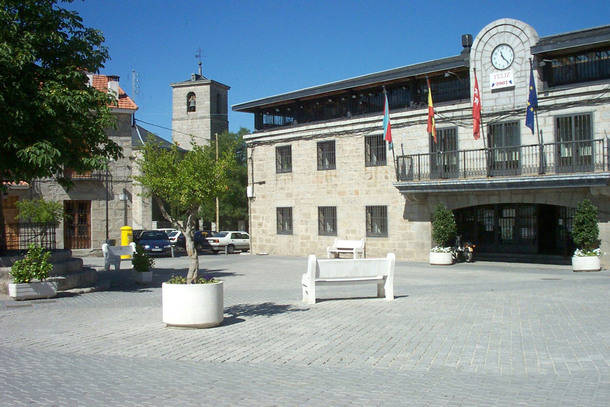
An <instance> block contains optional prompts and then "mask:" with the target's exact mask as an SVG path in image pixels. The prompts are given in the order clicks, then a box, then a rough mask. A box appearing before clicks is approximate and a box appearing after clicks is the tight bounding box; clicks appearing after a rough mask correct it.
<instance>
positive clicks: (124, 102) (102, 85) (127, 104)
mask: <svg viewBox="0 0 610 407" xmlns="http://www.w3.org/2000/svg"><path fill="white" fill-rule="evenodd" d="M115 78H117V80H118V76H115ZM92 82H93V87H94V88H95V89H97V90H100V91H102V92H104V93H108V76H107V75H93V81H92ZM111 107H118V108H119V109H129V110H137V109H138V105H136V104H135V102H134V101H133V100H131V98H130V97H129V96H127V93H125V91H124V90H123V89H121V87H120V86H119V104H118V106H116V105H111Z"/></svg>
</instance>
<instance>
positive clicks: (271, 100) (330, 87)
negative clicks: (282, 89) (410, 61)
mask: <svg viewBox="0 0 610 407" xmlns="http://www.w3.org/2000/svg"><path fill="white" fill-rule="evenodd" d="M468 63H469V57H468V54H461V55H457V56H454V57H448V58H443V59H437V60H434V61H429V62H423V63H420V64H415V65H409V66H404V67H401V68H395V69H390V70H387V71H382V72H377V73H373V74H368V75H363V76H357V77H355V78H350V79H345V80H342V81H338V82H331V83H327V84H324V85H318V86H314V87H311V88H305V89H301V90H297V91H294V92H289V93H283V94H280V95H276V96H270V97H267V98H263V99H257V100H253V101H250V102H245V103H240V104H237V105H233V106H232V109H233V111H236V112H252V110H253V109H256V108H261V107H265V106H269V105H274V104H277V103H281V102H286V101H290V100H295V99H300V98H305V97H311V96H316V95H320V96H321V95H324V94H327V93H330V92H337V91H341V90H347V89H351V88H358V87H362V86H367V85H375V84H379V83H384V82H391V81H394V80H397V79H402V78H408V77H413V76H418V75H425V74H429V73H433V72H440V71H447V70H451V69H456V68H464V67H468Z"/></svg>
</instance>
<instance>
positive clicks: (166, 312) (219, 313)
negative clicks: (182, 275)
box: [161, 281, 224, 328]
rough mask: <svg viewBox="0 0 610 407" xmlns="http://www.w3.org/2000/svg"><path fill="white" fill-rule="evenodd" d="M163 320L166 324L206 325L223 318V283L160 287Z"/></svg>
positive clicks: (219, 321)
mask: <svg viewBox="0 0 610 407" xmlns="http://www.w3.org/2000/svg"><path fill="white" fill-rule="evenodd" d="M161 297H162V301H163V322H164V323H165V324H167V325H169V326H182V327H189V328H210V327H213V326H217V325H220V323H221V322H222V320H223V318H224V302H223V283H222V281H220V282H218V283H212V284H169V283H163V285H162V288H161Z"/></svg>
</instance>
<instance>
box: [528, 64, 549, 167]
mask: <svg viewBox="0 0 610 407" xmlns="http://www.w3.org/2000/svg"><path fill="white" fill-rule="evenodd" d="M530 72H531V73H532V78H531V79H532V80H533V81H534V85H535V84H536V83H535V82H536V78H535V77H534V68H533V66H532V58H530ZM531 85H532V84H531V83H530V86H531ZM528 99H529V96H528ZM528 102H529V100H528ZM534 119H535V120H536V134H537V136H538V155H539V156H540V157H539V159H538V174H544V172H545V170H544V167H545V165H544V144H543V143H542V133H540V126H539V125H538V95H536V108H535V109H534Z"/></svg>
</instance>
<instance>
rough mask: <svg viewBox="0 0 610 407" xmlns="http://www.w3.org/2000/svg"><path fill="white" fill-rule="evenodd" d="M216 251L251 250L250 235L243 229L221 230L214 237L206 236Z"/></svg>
mask: <svg viewBox="0 0 610 407" xmlns="http://www.w3.org/2000/svg"><path fill="white" fill-rule="evenodd" d="M206 240H207V241H208V242H209V243H210V245H211V246H212V250H214V251H215V252H220V251H225V247H226V250H227V253H234V252H235V250H243V251H248V250H250V236H249V235H248V234H247V233H246V232H241V231H233V230H230V231H221V232H217V233H214V234H213V235H212V237H208V238H206Z"/></svg>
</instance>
